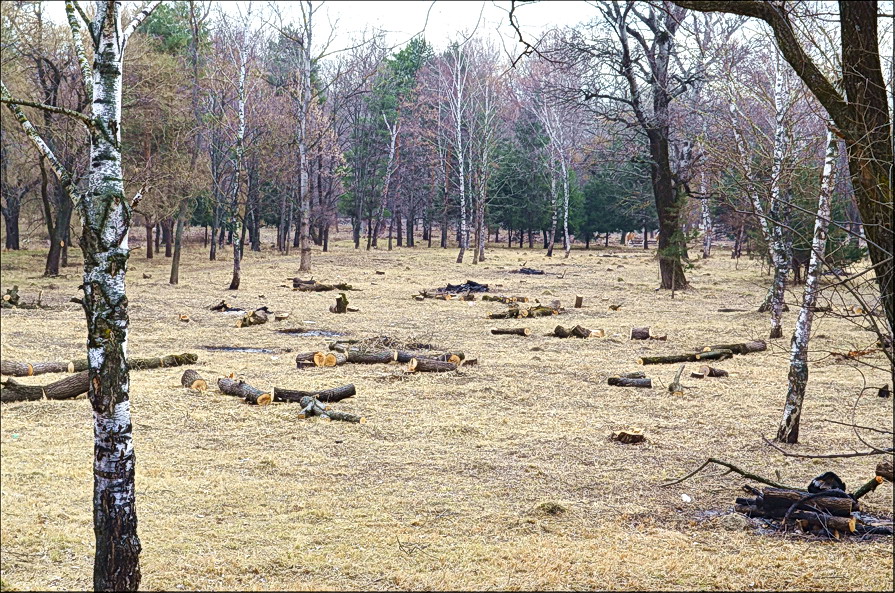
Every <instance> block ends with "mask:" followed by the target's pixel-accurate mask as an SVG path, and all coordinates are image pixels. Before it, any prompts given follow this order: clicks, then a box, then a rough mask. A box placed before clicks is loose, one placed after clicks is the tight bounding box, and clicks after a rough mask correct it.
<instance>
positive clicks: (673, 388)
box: [668, 364, 686, 395]
mask: <svg viewBox="0 0 895 593" xmlns="http://www.w3.org/2000/svg"><path fill="white" fill-rule="evenodd" d="M684 366H686V365H683V364H682V365H681V367H680V368H679V369H678V370H677V375H675V376H674V381H672V382H671V383H670V384H669V385H668V393H670V394H671V395H684V386H683V385H681V375H682V374H683V373H684Z"/></svg>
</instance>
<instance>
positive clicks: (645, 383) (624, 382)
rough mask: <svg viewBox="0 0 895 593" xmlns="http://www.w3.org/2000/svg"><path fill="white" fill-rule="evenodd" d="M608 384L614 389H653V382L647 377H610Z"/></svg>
mask: <svg viewBox="0 0 895 593" xmlns="http://www.w3.org/2000/svg"><path fill="white" fill-rule="evenodd" d="M606 382H607V383H608V384H609V385H611V386H612V387H645V388H647V389H652V387H653V380H652V379H649V378H647V377H609V379H607V380H606Z"/></svg>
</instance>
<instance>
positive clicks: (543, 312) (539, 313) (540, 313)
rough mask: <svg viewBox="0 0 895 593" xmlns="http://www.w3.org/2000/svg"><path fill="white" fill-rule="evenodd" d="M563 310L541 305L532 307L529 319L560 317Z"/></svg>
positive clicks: (529, 311)
mask: <svg viewBox="0 0 895 593" xmlns="http://www.w3.org/2000/svg"><path fill="white" fill-rule="evenodd" d="M561 311H562V309H561V308H560V307H546V306H544V305H540V306H538V307H532V308H530V309H529V310H528V317H550V316H551V315H559V314H560V312H561Z"/></svg>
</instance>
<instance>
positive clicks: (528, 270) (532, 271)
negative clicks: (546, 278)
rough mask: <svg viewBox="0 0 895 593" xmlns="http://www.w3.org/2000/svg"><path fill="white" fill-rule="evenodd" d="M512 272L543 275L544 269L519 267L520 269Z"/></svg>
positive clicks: (511, 272) (511, 271)
mask: <svg viewBox="0 0 895 593" xmlns="http://www.w3.org/2000/svg"><path fill="white" fill-rule="evenodd" d="M510 274H527V275H529V276H543V275H544V274H545V272H544V270H536V269H534V268H519V269H518V270H510Z"/></svg>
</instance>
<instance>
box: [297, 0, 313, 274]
mask: <svg viewBox="0 0 895 593" xmlns="http://www.w3.org/2000/svg"><path fill="white" fill-rule="evenodd" d="M301 7H302V16H303V24H302V25H303V26H302V34H303V36H304V39H303V44H302V46H301V58H302V64H301V67H302V72H301V93H300V99H299V114H298V161H299V164H298V166H299V191H300V193H301V196H300V199H299V207H298V212H299V216H300V217H301V226H300V229H299V245H300V246H299V249H300V250H301V261H300V263H299V266H298V269H299V271H300V272H309V271H311V192H310V187H309V185H310V179H309V178H308V172H309V162H308V118H309V117H310V110H311V33H312V32H313V22H312V19H313V15H314V10H313V8H312V6H311V2H310V1H308V2H303V3H301Z"/></svg>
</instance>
